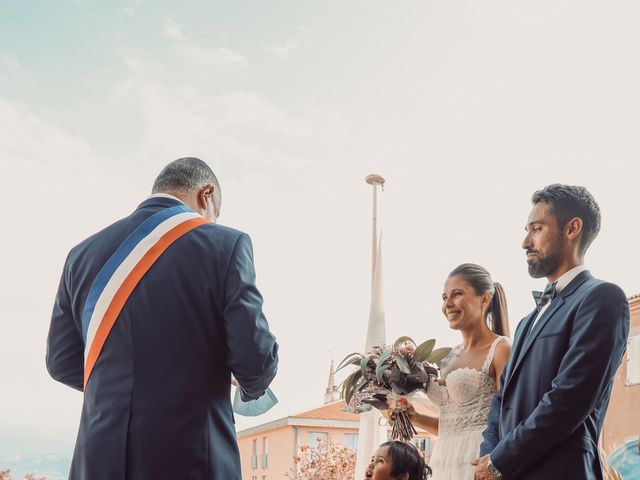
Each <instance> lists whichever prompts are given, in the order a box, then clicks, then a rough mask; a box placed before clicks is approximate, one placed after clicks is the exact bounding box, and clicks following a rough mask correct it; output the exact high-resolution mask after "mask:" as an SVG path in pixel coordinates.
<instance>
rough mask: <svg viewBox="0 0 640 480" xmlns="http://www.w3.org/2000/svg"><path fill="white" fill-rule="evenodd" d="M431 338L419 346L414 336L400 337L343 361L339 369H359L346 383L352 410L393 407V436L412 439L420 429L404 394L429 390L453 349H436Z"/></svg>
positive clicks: (344, 384) (387, 408) (343, 385)
mask: <svg viewBox="0 0 640 480" xmlns="http://www.w3.org/2000/svg"><path fill="white" fill-rule="evenodd" d="M435 345H436V341H435V340H433V339H431V340H427V341H426V342H423V343H421V344H420V345H417V346H416V343H415V342H414V341H413V339H411V338H410V337H400V338H398V339H397V340H396V341H395V342H393V345H392V346H390V345H378V346H375V347H373V349H372V350H371V352H368V353H366V354H364V355H363V354H361V353H352V354H350V355H347V357H346V358H345V359H344V360H342V362H340V365H339V366H338V368H337V369H336V371H338V370H340V369H342V368H344V367H346V366H348V365H356V366H358V367H360V368H358V369H357V370H356V371H355V372H353V373H352V374H351V375H349V376H348V377H347V378H346V379H345V380H344V382H342V397H343V398H344V401H345V402H346V403H347V405H348V408H349V410H350V411H352V412H356V413H362V412H366V411H369V410H371V409H372V408H373V407H375V408H377V409H378V410H382V411H385V410H390V411H391V412H393V416H392V420H391V421H392V425H393V428H392V431H391V437H392V438H393V439H401V440H405V441H408V440H411V438H412V437H413V435H415V434H416V429H415V428H414V426H413V425H412V424H411V421H410V420H409V416H408V414H407V411H406V407H407V402H406V400H405V399H404V398H403V397H402V395H409V394H412V393H414V392H416V391H418V390H423V391H426V389H427V385H428V384H429V382H430V381H431V380H432V379H435V378H437V377H438V367H439V366H440V363H441V362H442V360H443V359H444V358H445V357H446V356H447V355H448V354H449V352H450V351H451V348H448V347H443V348H436V349H434V347H435Z"/></svg>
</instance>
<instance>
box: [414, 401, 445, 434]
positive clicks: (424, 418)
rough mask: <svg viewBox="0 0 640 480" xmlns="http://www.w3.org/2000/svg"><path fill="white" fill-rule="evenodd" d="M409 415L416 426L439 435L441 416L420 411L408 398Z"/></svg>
mask: <svg viewBox="0 0 640 480" xmlns="http://www.w3.org/2000/svg"><path fill="white" fill-rule="evenodd" d="M407 415H409V420H411V423H413V425H414V426H417V427H420V428H422V429H423V430H426V431H427V432H429V433H431V434H433V435H438V422H439V418H438V417H435V416H433V415H425V414H424V413H418V412H417V411H416V409H415V408H414V406H413V405H412V404H411V402H410V401H408V400H407Z"/></svg>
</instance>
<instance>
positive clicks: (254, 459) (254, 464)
mask: <svg viewBox="0 0 640 480" xmlns="http://www.w3.org/2000/svg"><path fill="white" fill-rule="evenodd" d="M251 468H252V469H253V470H255V469H256V468H258V439H257V438H254V439H253V440H252V441H251ZM253 480H258V477H256V476H254V477H253Z"/></svg>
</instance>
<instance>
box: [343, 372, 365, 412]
mask: <svg viewBox="0 0 640 480" xmlns="http://www.w3.org/2000/svg"><path fill="white" fill-rule="evenodd" d="M360 378H362V372H361V371H360V370H356V371H355V372H353V373H352V374H351V375H349V376H348V377H347V378H345V380H344V382H342V397H343V398H344V401H345V403H346V404H347V405H348V404H349V402H350V401H351V397H352V396H353V394H354V391H355V386H356V383H357V382H358V380H360Z"/></svg>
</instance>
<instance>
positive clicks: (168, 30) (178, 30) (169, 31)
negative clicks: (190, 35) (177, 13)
mask: <svg viewBox="0 0 640 480" xmlns="http://www.w3.org/2000/svg"><path fill="white" fill-rule="evenodd" d="M164 34H165V36H167V37H169V38H174V39H177V40H184V34H183V33H182V27H181V26H180V25H178V24H177V23H176V22H175V21H174V20H173V19H171V18H170V19H168V20H167V22H166V23H165V25H164Z"/></svg>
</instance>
